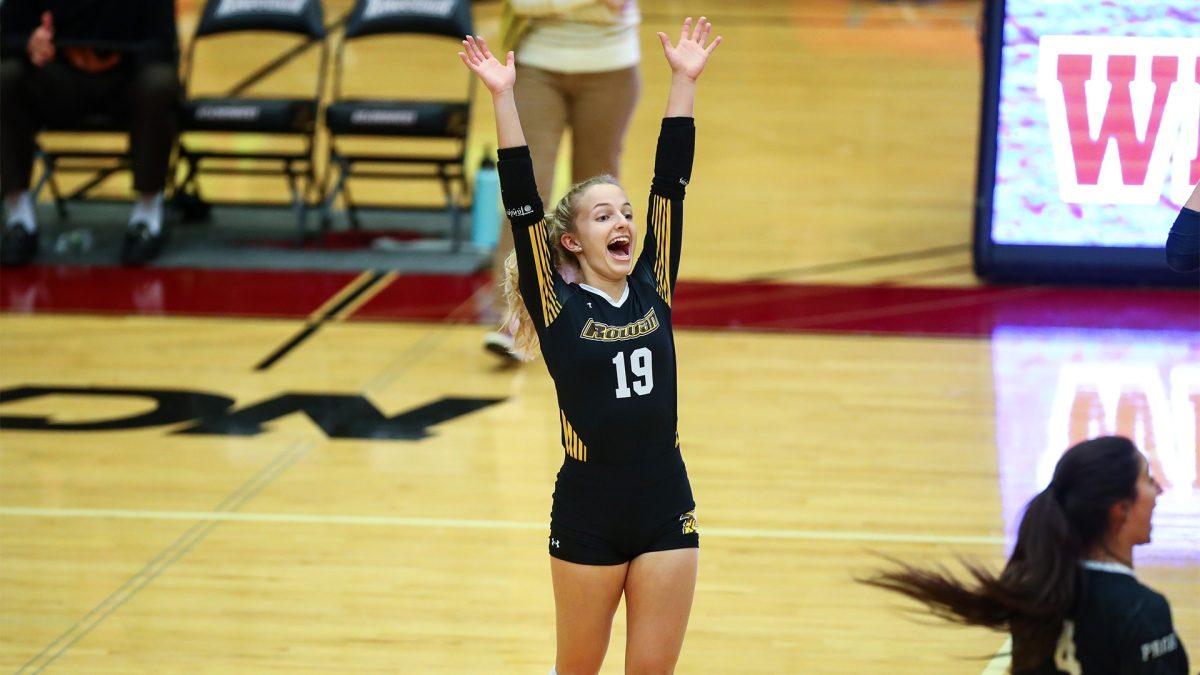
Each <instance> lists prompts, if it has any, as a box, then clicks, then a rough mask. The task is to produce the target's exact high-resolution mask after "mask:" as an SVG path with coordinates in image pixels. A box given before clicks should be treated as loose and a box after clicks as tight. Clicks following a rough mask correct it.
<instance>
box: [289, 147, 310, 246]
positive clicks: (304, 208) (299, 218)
mask: <svg viewBox="0 0 1200 675" xmlns="http://www.w3.org/2000/svg"><path fill="white" fill-rule="evenodd" d="M285 171H286V173H287V183H288V190H289V191H290V192H291V194H292V212H293V213H295V214H296V243H298V244H301V245H303V244H304V242H305V241H306V240H307V239H308V231H307V230H308V228H307V227H306V223H305V221H306V220H307V219H308V218H307V217H308V204H307V203H305V200H304V196H303V195H302V194H301V193H300V190H299V189H298V188H297V186H296V172H295V170H294V169H293V168H292V167H291V165H289V166H287V167H286V169H285Z"/></svg>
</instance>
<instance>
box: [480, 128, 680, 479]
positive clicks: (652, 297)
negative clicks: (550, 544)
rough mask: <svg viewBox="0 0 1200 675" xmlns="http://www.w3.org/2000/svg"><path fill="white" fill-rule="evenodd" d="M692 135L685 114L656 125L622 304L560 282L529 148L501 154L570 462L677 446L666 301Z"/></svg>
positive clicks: (647, 454)
mask: <svg viewBox="0 0 1200 675" xmlns="http://www.w3.org/2000/svg"><path fill="white" fill-rule="evenodd" d="M695 133H696V132H695V125H694V122H693V120H692V118H690V117H671V118H666V119H664V120H663V122H662V131H661V133H660V134H659V139H658V149H657V152H656V155H655V163H654V180H653V183H652V185H651V194H650V205H649V208H648V210H647V214H646V225H645V229H646V238H645V243H644V246H643V250H642V253H641V255H640V256H639V257H638V259H637V262H636V263H635V265H634V268H633V271H632V273H631V274H630V275H629V277H628V284H627V289H626V292H625V294H624V296H623V297H621V298H608V297H607V296H606V295H605V294H604V293H602V292H600V291H598V290H595V289H591V288H589V287H587V286H586V285H581V284H577V283H567V282H566V281H565V280H564V279H563V278H562V277H561V276H560V275H559V273H558V270H557V269H556V268H555V265H554V260H553V258H552V256H551V253H550V248H549V246H548V244H547V241H546V230H547V225H546V221H545V219H544V217H543V212H542V204H541V202H540V200H539V199H538V192H537V186H536V185H535V184H534V178H533V165H532V162H531V161H530V158H529V149H528V148H527V147H519V148H504V149H501V150H500V161H499V166H498V169H499V173H500V185H501V190H502V194H503V198H504V207H505V211H506V213H507V214H508V217H509V220H510V221H511V223H512V227H513V240H514V243H515V245H516V253H517V265H518V270H519V277H520V284H519V285H520V289H521V296H522V298H523V299H524V301H525V306H526V307H527V308H528V310H529V314H530V316H531V317H532V318H533V322H534V324H535V326H536V327H537V333H538V338H539V340H540V342H541V350H542V356H543V358H544V359H545V361H546V367H547V369H548V370H549V371H550V376H551V377H552V378H553V379H554V386H555V389H556V390H557V392H558V405H559V421H560V424H561V426H562V442H563V448H564V449H565V450H566V453H567V455H568V456H569V457H571V458H573V459H575V460H578V461H581V462H593V463H606V464H618V463H631V462H640V461H643V460H647V459H652V458H655V457H656V456H659V455H661V454H663V453H669V452H672V451H676V448H677V447H678V442H679V438H678V434H677V433H676V422H677V416H676V414H677V410H676V401H677V393H676V375H675V340H674V336H673V333H672V331H671V296H672V294H673V292H674V290H675V279H676V276H677V274H678V271H679V251H680V235H681V233H682V230H683V197H684V188H685V186H686V185H687V183H688V179H689V177H690V175H691V167H692V156H693V154H694V148H695Z"/></svg>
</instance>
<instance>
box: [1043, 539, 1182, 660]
mask: <svg viewBox="0 0 1200 675" xmlns="http://www.w3.org/2000/svg"><path fill="white" fill-rule="evenodd" d="M1079 589H1080V595H1079V600H1078V602H1077V603H1076V607H1075V609H1074V611H1072V612H1071V617H1070V618H1069V619H1067V620H1066V621H1064V622H1063V627H1062V632H1061V633H1060V635H1059V639H1058V644H1057V646H1056V647H1055V649H1054V655H1053V657H1052V658H1051V659H1049V660H1048V661H1047V662H1046V663H1044V664H1043V665H1042V666H1041V667H1040V668H1037V669H1035V670H1031V671H1027V673H1028V675H1061V674H1063V673H1066V675H1188V659H1187V653H1186V652H1185V651H1184V649H1183V642H1182V641H1181V640H1180V639H1179V636H1178V635H1177V634H1176V633H1175V627H1174V625H1173V624H1172V623H1171V608H1170V607H1169V606H1168V605H1167V599H1166V598H1164V597H1163V596H1161V595H1159V594H1158V593H1155V592H1154V591H1152V590H1150V589H1149V588H1147V587H1145V586H1143V585H1142V584H1141V583H1139V582H1138V580H1137V579H1136V578H1134V576H1133V570H1131V569H1129V568H1128V567H1125V566H1124V565H1118V564H1115V563H1097V562H1091V561H1087V562H1084V570H1083V575H1082V577H1081V579H1080V583H1079Z"/></svg>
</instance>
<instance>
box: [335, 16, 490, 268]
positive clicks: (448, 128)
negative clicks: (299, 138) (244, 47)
mask: <svg viewBox="0 0 1200 675" xmlns="http://www.w3.org/2000/svg"><path fill="white" fill-rule="evenodd" d="M471 32H472V24H471V5H470V2H469V1H468V0H432V1H431V0H423V1H419V2H417V1H412V0H356V2H355V4H354V9H353V10H351V12H350V18H349V19H348V21H347V23H346V29H345V36H344V38H343V39H342V40H341V41H340V42H339V43H338V46H337V49H336V50H335V56H334V66H333V101H332V102H331V103H330V105H329V106H328V107H327V108H326V109H325V125H326V127H327V128H328V130H329V162H328V163H327V165H326V169H325V174H324V177H323V179H322V188H323V191H324V193H325V200H324V203H323V204H322V214H321V226H322V229H325V230H327V229H328V228H329V224H330V218H331V210H332V208H333V204H334V201H335V200H336V199H337V198H338V197H339V196H340V197H342V198H343V200H344V202H345V205H346V214H347V217H348V219H349V221H350V225H351V227H353V228H355V229H357V228H359V226H360V223H359V218H358V209H357V207H356V205H355V203H354V200H353V198H352V197H351V194H350V189H349V185H348V183H347V181H348V180H349V179H351V178H367V179H383V180H436V181H438V182H440V183H441V187H442V194H443V196H444V198H445V201H446V208H447V210H448V211H449V212H450V217H451V223H452V225H451V232H450V247H451V250H452V251H457V250H458V248H459V245H460V244H461V242H462V232H461V209H462V206H463V204H462V202H463V200H464V198H465V197H466V194H467V181H466V173H465V170H464V169H465V166H464V163H465V157H466V150H467V131H468V127H469V124H468V121H469V120H470V116H471V103H472V101H473V99H474V86H473V84H474V83H473V80H472V79H471V78H470V77H469V76H470V75H471V74H470V73H467V75H468V77H467V78H466V91H465V93H464V97H463V98H462V99H458V100H427V99H426V100H423V99H413V98H378V97H371V98H358V97H354V98H350V97H344V96H343V93H342V83H343V79H344V78H343V73H344V60H345V58H344V57H345V50H346V46H347V44H348V43H350V42H353V41H359V40H362V39H364V38H367V37H373V36H390V37H393V38H394V37H395V36H397V35H402V34H409V35H414V34H415V35H425V36H435V37H436V36H442V37H448V38H453V39H454V40H455V41H458V40H461V39H462V37H463V36H464V35H466V34H468V33H471ZM398 58H400V57H399V56H398ZM345 137H358V138H380V137H388V138H393V139H402V138H409V139H415V138H424V139H448V140H449V141H450V143H449V145H450V146H451V148H449V149H448V151H447V152H445V153H437V152H432V151H428V150H426V151H423V152H408V153H405V152H347V151H345V150H344V149H343V147H342V146H339V144H338V140H339V139H341V138H345ZM358 165H369V166H368V167H367V168H363V167H360V166H358ZM335 169H336V170H337V174H338V177H337V182H336V183H335V184H334V186H333V189H332V190H329V189H328V188H329V183H330V180H331V177H332V174H333V172H334V170H335ZM455 186H457V187H458V190H457V193H456V191H455V189H454V188H455ZM397 206H399V205H397Z"/></svg>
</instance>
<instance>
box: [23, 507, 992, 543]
mask: <svg viewBox="0 0 1200 675" xmlns="http://www.w3.org/2000/svg"><path fill="white" fill-rule="evenodd" d="M0 516H13V517H27V518H120V519H126V520H188V521H197V520H200V521H228V522H241V523H295V524H318V525H375V526H387V527H431V528H452V529H465V530H540V531H547V530H548V529H549V527H550V524H549V523H548V522H541V523H533V522H523V521H516V520H473V519H469V518H401V517H396V516H346V515H323V514H316V513H245V512H229V511H221V512H213V511H140V510H133V509H47V508H29V507H19V506H7V507H0ZM701 532H702V533H703V534H704V535H705V536H712V537H721V538H730V539H799V540H815V541H862V542H869V543H903V544H966V545H986V546H1000V545H1003V544H1004V537H998V536H971V535H936V534H914V533H889V532H855V531H847V530H766V529H749V528H740V527H703V528H701Z"/></svg>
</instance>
